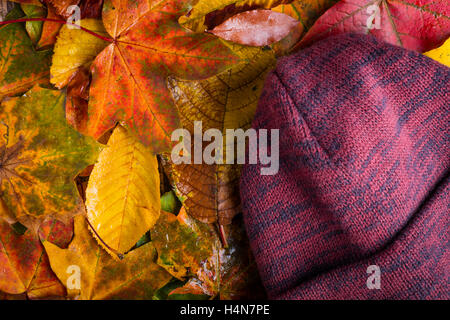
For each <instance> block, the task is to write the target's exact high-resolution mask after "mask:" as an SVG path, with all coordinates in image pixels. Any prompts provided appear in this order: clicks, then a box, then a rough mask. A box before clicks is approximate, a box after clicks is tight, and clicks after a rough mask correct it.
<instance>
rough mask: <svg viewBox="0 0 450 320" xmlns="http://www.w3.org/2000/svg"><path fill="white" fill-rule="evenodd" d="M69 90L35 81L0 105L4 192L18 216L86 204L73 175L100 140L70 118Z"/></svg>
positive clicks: (89, 160) (92, 156)
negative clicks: (66, 106) (69, 121)
mask: <svg viewBox="0 0 450 320" xmlns="http://www.w3.org/2000/svg"><path fill="white" fill-rule="evenodd" d="M64 98H65V95H64V94H63V93H62V92H60V91H55V90H48V89H43V88H40V87H34V88H33V89H31V90H30V91H28V92H27V93H26V94H25V95H24V96H22V97H20V98H12V99H9V100H8V99H6V100H4V101H3V103H2V104H1V106H0V197H1V198H2V200H3V201H4V203H5V205H6V206H7V207H8V208H9V210H10V211H11V213H12V214H14V215H15V216H16V217H17V218H19V221H20V219H21V218H25V217H29V216H33V217H37V218H39V219H41V218H43V217H45V216H48V215H60V216H61V215H64V214H69V213H71V212H74V211H75V210H77V208H79V207H80V206H81V205H82V199H81V197H80V195H79V193H78V190H77V187H76V185H75V182H74V179H75V177H76V176H77V175H78V173H80V172H81V171H82V170H84V169H85V168H86V167H87V166H89V165H91V164H93V163H95V160H96V159H97V157H98V154H99V152H100V150H101V149H102V146H101V145H100V144H99V143H97V142H96V141H95V140H94V139H92V138H90V137H86V136H83V135H81V134H80V133H78V132H77V131H76V130H74V129H73V128H72V127H70V125H68V124H67V122H66V119H65V114H64Z"/></svg>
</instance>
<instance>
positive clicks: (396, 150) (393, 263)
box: [241, 34, 450, 299]
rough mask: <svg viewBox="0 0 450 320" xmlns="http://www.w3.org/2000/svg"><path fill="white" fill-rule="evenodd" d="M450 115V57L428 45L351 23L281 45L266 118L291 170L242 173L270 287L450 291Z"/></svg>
mask: <svg viewBox="0 0 450 320" xmlns="http://www.w3.org/2000/svg"><path fill="white" fill-rule="evenodd" d="M449 123H450V69H449V68H447V67H445V66H443V65H441V64H439V63H437V62H435V61H433V60H431V59H429V58H427V57H425V56H423V55H421V54H419V53H415V52H412V51H408V50H405V49H403V48H400V47H396V46H392V45H390V44H386V43H383V42H380V41H378V40H376V39H375V38H373V37H369V36H362V35H353V34H350V35H343V36H338V37H333V38H329V39H327V40H324V41H321V42H319V43H317V44H315V45H314V46H313V47H310V48H308V49H306V50H303V51H301V52H299V53H297V54H295V55H293V56H289V57H285V58H283V59H281V60H280V61H279V63H278V66H277V68H276V70H275V71H274V72H272V73H271V74H270V75H269V77H268V79H267V82H266V85H265V88H264V91H263V94H262V97H261V99H260V102H259V106H258V110H257V114H256V118H255V120H254V122H253V128H255V129H262V128H264V129H280V169H279V172H278V174H276V175H267V176H264V175H261V172H260V169H261V167H262V165H260V164H258V165H250V164H248V165H245V166H244V169H243V172H242V178H241V198H242V204H243V211H244V218H245V223H246V228H247V232H248V235H249V238H250V241H251V246H252V250H253V253H254V255H255V257H256V262H257V265H258V269H259V272H260V274H261V277H262V280H263V283H264V285H265V287H266V290H267V292H268V294H269V297H270V298H277V299H448V298H449V296H450V294H449V282H450V281H449V280H450V279H449V272H450V269H449V268H450V265H449V250H448V248H449V212H450V201H449V189H450V187H449V170H448V169H449V164H450V145H449V136H450V135H449V134H450V132H449V131H450V130H449ZM269 150H270V147H269ZM370 265H376V266H378V267H379V268H380V270H381V277H380V279H381V285H380V289H369V288H368V286H367V285H366V282H367V279H368V277H369V276H370V274H368V273H367V268H368V267H369V266H370Z"/></svg>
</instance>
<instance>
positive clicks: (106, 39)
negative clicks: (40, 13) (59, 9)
mask: <svg viewBox="0 0 450 320" xmlns="http://www.w3.org/2000/svg"><path fill="white" fill-rule="evenodd" d="M31 21H44V22H45V21H47V22H55V23H60V24H67V25H70V26H76V27H78V28H80V29H81V30H83V31H84V32H87V33H89V34H90V35H93V36H94V37H97V38H99V39H102V40H104V41H107V42H114V40H113V39H111V38H109V37H104V36H102V35H100V34H98V33H95V32H94V31H91V30H89V29H86V28H84V27H82V26H80V25H78V24H74V23H70V22H67V21H64V20H57V19H48V18H23V19H16V20H8V21H1V22H0V26H2V25H6V24H10V23H18V22H31Z"/></svg>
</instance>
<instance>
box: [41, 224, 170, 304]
mask: <svg viewBox="0 0 450 320" xmlns="http://www.w3.org/2000/svg"><path fill="white" fill-rule="evenodd" d="M74 228H75V230H74V234H75V235H74V238H73V240H72V242H71V243H70V245H69V247H68V248H67V249H61V248H59V247H58V246H56V245H54V244H52V243H50V242H48V241H44V242H43V244H44V247H45V250H46V252H47V254H48V256H49V259H50V265H51V267H52V270H53V271H54V272H55V274H56V276H57V277H58V278H59V280H60V281H61V282H62V283H63V284H64V285H65V286H67V293H68V296H69V297H70V298H78V299H81V300H100V299H136V300H137V299H151V298H152V297H153V294H154V293H155V291H156V290H157V289H159V288H160V287H162V286H164V285H165V284H166V283H167V282H169V280H170V279H171V275H170V274H169V273H168V272H166V271H165V270H164V269H163V268H161V267H160V266H158V265H157V264H156V263H155V260H156V255H157V253H156V250H155V248H154V246H153V244H152V243H151V242H149V243H147V244H145V245H143V246H142V247H139V248H137V249H135V250H133V251H131V252H129V253H128V254H127V255H126V256H125V257H124V259H123V260H121V261H116V260H115V259H113V258H111V256H110V255H108V254H107V253H106V251H104V250H103V249H102V248H101V247H100V246H99V245H98V244H97V243H96V242H95V240H94V238H93V237H92V236H91V234H90V232H89V231H88V228H89V227H88V224H87V221H86V218H85V217H83V216H77V217H75V222H74ZM78 276H79V277H78ZM77 282H78V283H77Z"/></svg>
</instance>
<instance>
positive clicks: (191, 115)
mask: <svg viewBox="0 0 450 320" xmlns="http://www.w3.org/2000/svg"><path fill="white" fill-rule="evenodd" d="M13 2H14V3H13ZM13 2H6V1H4V0H1V1H0V8H2V10H3V11H2V12H4V13H6V11H8V14H7V16H6V17H5V19H6V20H9V21H12V20H18V19H30V18H32V19H33V18H34V19H36V18H37V20H39V21H22V22H14V23H7V24H0V270H1V273H0V299H154V300H161V299H169V300H175V299H199V300H203V299H263V298H265V296H264V288H263V287H262V285H261V282H260V280H259V276H258V271H257V268H256V265H255V261H254V259H253V256H252V253H251V250H250V246H249V241H248V238H247V236H246V233H245V228H244V225H243V221H242V214H241V209H240V198H239V184H238V181H239V176H240V165H238V164H233V163H228V162H225V163H223V164H211V165H210V164H181V165H175V164H174V163H172V161H171V158H170V150H171V147H172V146H173V144H172V142H171V141H170V134H171V132H172V131H173V130H174V129H178V128H184V129H186V130H188V132H190V133H191V134H192V133H193V132H194V122H195V121H202V124H203V128H202V130H203V131H206V130H208V129H218V130H219V131H220V132H222V133H225V132H226V130H227V129H239V128H241V129H243V130H246V129H248V128H250V126H251V123H252V120H253V117H254V114H255V112H256V108H257V104H258V99H259V96H260V94H261V90H262V89H263V85H264V81H265V78H266V76H267V74H268V73H269V72H270V71H271V70H272V69H273V67H274V66H275V65H276V62H277V59H278V58H279V57H281V56H284V55H286V54H289V53H291V52H295V51H297V50H302V49H303V48H305V47H307V46H310V45H312V44H313V43H315V42H317V41H320V40H321V39H323V38H326V37H329V36H332V35H335V34H339V33H343V32H357V33H366V34H367V33H369V34H372V35H374V36H375V37H377V38H379V39H381V40H384V41H387V42H390V43H393V44H395V45H400V46H404V47H406V48H408V49H412V50H416V51H419V52H425V55H427V56H428V57H430V58H432V59H435V60H436V61H438V62H440V63H442V64H444V65H447V66H449V65H450V62H449V57H450V48H449V45H450V40H448V38H449V35H450V4H449V3H448V1H446V0H437V1H431V0H423V1H416V0H404V1H400V0H341V1H338V0H294V1H292V0H162V1H144V0H105V1H103V0H44V1H37V0H14V1H13ZM71 5H78V6H79V7H80V12H81V21H78V22H77V23H78V24H79V25H81V27H83V28H82V29H73V28H69V26H68V25H64V24H62V23H59V22H55V21H53V20H57V21H60V20H63V21H64V20H66V19H68V18H69V16H70V12H68V11H67V9H68V7H69V6H71ZM369 7H371V8H372V9H371V10H372V11H370V10H369V11H370V12H373V10H375V11H376V10H377V8H378V9H379V13H380V16H379V17H380V25H379V28H378V27H377V28H372V27H368V20H370V19H372V18H371V14H372V13H370V12H369V11H367V9H368V8H369ZM5 8H7V10H5ZM271 17H274V20H273V21H272V22H271V20H270V19H271ZM48 19H51V20H48ZM374 21H375V20H374ZM374 21H372V22H374ZM248 30H251V32H248ZM245 31H247V32H245ZM247 34H251V35H252V37H246V35H247ZM446 40H447V41H446ZM223 144H224V146H226V145H227V141H226V140H225V139H224V141H223ZM233 144H235V142H233ZM205 147H206V145H203V148H205ZM235 147H236V145H235ZM239 155H240V154H239V153H238V152H237V153H236V154H234V155H231V157H230V159H233V160H236V159H237V158H238V156H239ZM224 156H226V154H225V155H224ZM77 270H79V278H78V280H79V281H77V278H76V275H77V272H78V271H77Z"/></svg>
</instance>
